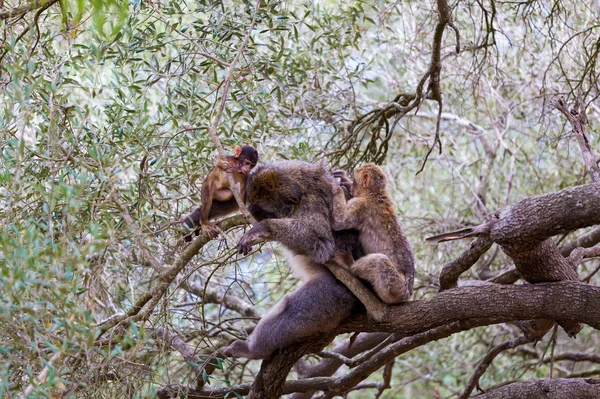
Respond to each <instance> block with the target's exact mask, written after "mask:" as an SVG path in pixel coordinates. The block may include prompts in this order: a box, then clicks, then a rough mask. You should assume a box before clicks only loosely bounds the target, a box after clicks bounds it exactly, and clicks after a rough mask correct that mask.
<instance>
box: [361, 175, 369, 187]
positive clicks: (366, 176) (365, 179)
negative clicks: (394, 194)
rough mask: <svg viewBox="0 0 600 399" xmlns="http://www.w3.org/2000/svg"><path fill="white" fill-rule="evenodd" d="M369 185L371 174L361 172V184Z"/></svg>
mask: <svg viewBox="0 0 600 399" xmlns="http://www.w3.org/2000/svg"><path fill="white" fill-rule="evenodd" d="M370 185H371V175H370V174H368V173H363V175H362V186H363V187H364V188H367V187H369V186H370Z"/></svg>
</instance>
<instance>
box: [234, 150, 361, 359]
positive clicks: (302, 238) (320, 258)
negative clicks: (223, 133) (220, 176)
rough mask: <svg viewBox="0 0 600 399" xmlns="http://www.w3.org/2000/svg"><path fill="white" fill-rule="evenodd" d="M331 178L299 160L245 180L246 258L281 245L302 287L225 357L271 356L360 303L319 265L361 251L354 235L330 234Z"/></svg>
mask: <svg viewBox="0 0 600 399" xmlns="http://www.w3.org/2000/svg"><path fill="white" fill-rule="evenodd" d="M333 182H334V179H333V178H332V177H331V175H329V174H328V173H327V172H326V171H325V169H324V168H323V167H321V166H319V165H312V164H308V163H304V162H298V161H284V162H274V163H271V164H266V165H261V166H259V167H256V168H255V169H254V170H253V171H252V173H251V174H250V176H249V177H248V183H247V189H246V202H247V204H248V209H249V210H250V212H251V213H252V214H253V216H254V217H255V218H256V219H257V220H259V222H258V223H257V224H256V225H254V227H252V228H251V229H250V230H249V231H248V232H246V234H244V236H243V237H242V239H241V240H240V242H239V244H238V247H239V250H240V252H242V253H247V252H249V251H250V250H251V246H252V245H253V244H254V243H256V242H258V241H260V240H271V241H278V242H280V243H282V244H283V245H284V246H285V247H286V248H288V249H289V250H290V252H291V253H292V255H294V256H292V259H290V263H291V264H294V265H295V266H296V267H299V268H300V269H302V270H300V273H299V274H301V275H303V276H304V278H305V279H306V282H305V284H304V285H302V286H301V287H300V288H298V289H297V290H296V291H294V292H292V293H290V294H288V295H286V296H285V297H284V298H283V299H282V300H281V301H280V302H279V303H278V304H277V305H275V306H274V307H273V309H271V311H269V312H268V313H267V314H266V315H265V316H264V317H263V318H262V319H261V320H260V322H259V323H258V325H257V326H256V328H255V329H254V331H253V333H252V334H251V335H250V337H249V338H248V340H247V341H235V342H233V343H232V344H231V345H229V346H228V347H226V348H224V349H223V352H224V353H225V354H226V355H228V356H231V357H246V358H249V359H262V358H265V357H268V356H270V355H271V354H272V353H273V352H274V351H276V350H277V349H279V348H283V347H286V346H288V345H291V344H294V343H298V342H301V341H304V340H306V339H307V338H309V337H310V336H314V335H316V334H323V333H327V332H330V331H332V330H333V329H335V328H336V327H337V326H338V325H339V324H340V323H341V321H342V320H344V319H345V318H346V317H348V316H349V315H350V314H351V313H352V311H353V309H354V308H355V307H356V306H357V305H358V304H359V302H358V300H357V299H356V297H355V296H354V295H352V293H351V292H350V291H349V290H348V289H347V288H346V287H345V286H344V285H343V284H342V283H341V282H339V281H338V280H337V279H336V278H335V277H334V276H333V275H332V274H331V273H330V272H329V270H328V269H327V268H326V267H325V266H324V265H323V264H324V263H325V262H326V261H327V260H329V259H330V258H332V257H333V255H334V253H335V251H336V246H337V249H338V250H340V248H341V249H342V250H352V251H353V252H355V253H357V252H360V248H357V246H358V247H359V244H358V240H357V234H356V232H352V231H340V232H335V233H334V232H333V231H332V229H331V213H332V210H333V204H332V201H333V191H332V186H331V183H333Z"/></svg>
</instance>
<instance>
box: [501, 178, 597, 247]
mask: <svg viewBox="0 0 600 399" xmlns="http://www.w3.org/2000/svg"><path fill="white" fill-rule="evenodd" d="M596 224H600V184H596V183H592V184H586V185H583V186H577V187H572V188H567V189H564V190H560V191H555V192H553V193H548V194H542V195H536V196H533V197H529V198H526V199H524V200H522V201H520V202H518V203H516V204H514V205H510V206H507V207H506V208H503V209H502V210H500V211H499V212H498V221H497V222H496V223H495V224H494V225H493V226H492V228H491V230H490V237H491V238H492V240H493V241H494V242H497V243H499V244H510V245H511V246H512V247H516V246H517V245H518V244H521V245H522V249H523V250H527V249H528V245H529V244H531V243H537V242H540V241H544V240H545V239H547V238H550V237H552V236H555V235H557V234H561V233H566V232H569V231H572V230H576V229H580V228H583V227H589V226H593V225H596Z"/></svg>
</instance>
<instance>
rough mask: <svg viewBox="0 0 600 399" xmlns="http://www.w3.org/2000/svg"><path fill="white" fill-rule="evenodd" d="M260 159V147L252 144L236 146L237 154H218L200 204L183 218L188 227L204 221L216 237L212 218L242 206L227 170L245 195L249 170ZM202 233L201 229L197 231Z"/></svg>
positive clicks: (189, 238) (207, 177)
mask: <svg viewBox="0 0 600 399" xmlns="http://www.w3.org/2000/svg"><path fill="white" fill-rule="evenodd" d="M257 162H258V151H256V149H255V148H254V147H252V146H251V145H245V146H243V147H242V146H239V145H238V146H236V147H235V148H234V149H233V155H230V156H228V157H225V158H222V157H219V158H217V160H216V162H215V166H214V167H213V168H212V169H211V171H210V172H209V173H208V176H206V178H205V179H204V182H203V183H202V189H201V192H200V195H201V202H200V206H199V207H198V208H196V209H194V210H193V211H192V212H191V213H189V214H187V215H185V216H183V217H182V218H181V221H182V223H184V224H185V226H186V227H188V228H190V229H193V228H195V227H197V226H198V225H201V226H202V228H203V229H205V230H206V231H207V232H208V234H209V236H210V237H211V238H214V237H216V235H217V234H218V231H217V230H216V229H215V224H216V223H214V222H209V219H210V218H214V217H218V216H225V215H227V214H229V213H232V212H234V211H236V210H238V209H239V206H238V204H237V201H236V200H235V198H234V196H233V192H232V191H231V187H229V179H228V178H227V173H231V174H232V176H233V181H234V182H235V184H236V185H237V186H238V187H239V190H240V197H241V198H242V199H243V198H244V193H245V190H246V180H247V178H248V174H249V173H250V171H251V170H252V168H254V167H255V166H256V163H257ZM196 234H198V231H196ZM191 240H192V235H191V234H190V235H188V236H186V237H185V241H191Z"/></svg>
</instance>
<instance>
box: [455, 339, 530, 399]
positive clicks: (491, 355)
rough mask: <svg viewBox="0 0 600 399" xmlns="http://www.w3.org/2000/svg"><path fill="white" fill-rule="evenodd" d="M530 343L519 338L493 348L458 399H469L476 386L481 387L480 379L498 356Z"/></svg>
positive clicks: (478, 366)
mask: <svg viewBox="0 0 600 399" xmlns="http://www.w3.org/2000/svg"><path fill="white" fill-rule="evenodd" d="M530 342H532V340H531V339H529V338H527V337H517V338H513V339H511V340H509V341H506V342H503V343H501V344H500V345H497V346H495V347H494V348H492V350H491V351H489V352H488V353H487V354H486V355H485V356H484V357H483V359H481V361H480V362H479V364H478V365H477V367H476V368H475V371H474V372H473V375H471V378H470V379H469V382H468V383H467V386H466V387H465V390H464V391H463V393H461V394H460V396H459V397H458V399H467V398H468V397H469V396H471V392H473V389H475V387H476V386H479V379H480V378H481V376H482V375H483V373H485V371H486V370H487V368H488V367H489V365H490V364H492V360H494V359H495V358H496V356H498V355H499V354H500V353H502V352H504V351H507V350H509V349H513V348H516V347H517V346H520V345H525V344H527V343H530Z"/></svg>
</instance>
